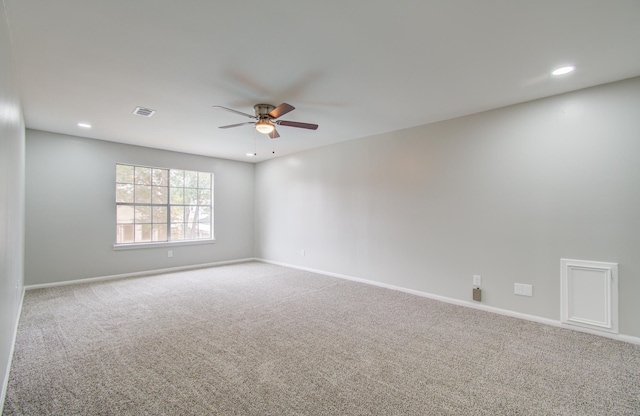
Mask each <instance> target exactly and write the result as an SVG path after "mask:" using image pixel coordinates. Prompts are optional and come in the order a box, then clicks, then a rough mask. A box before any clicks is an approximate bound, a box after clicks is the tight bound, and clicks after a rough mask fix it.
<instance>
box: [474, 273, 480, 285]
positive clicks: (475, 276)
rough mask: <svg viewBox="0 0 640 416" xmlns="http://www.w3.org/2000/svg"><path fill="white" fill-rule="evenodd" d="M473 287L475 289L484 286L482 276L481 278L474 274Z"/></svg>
mask: <svg viewBox="0 0 640 416" xmlns="http://www.w3.org/2000/svg"><path fill="white" fill-rule="evenodd" d="M473 285H474V286H475V287H480V286H481V285H482V276H480V275H479V274H474V275H473Z"/></svg>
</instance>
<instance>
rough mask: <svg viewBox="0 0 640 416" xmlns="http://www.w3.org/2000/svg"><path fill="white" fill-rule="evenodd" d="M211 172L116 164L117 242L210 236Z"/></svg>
mask: <svg viewBox="0 0 640 416" xmlns="http://www.w3.org/2000/svg"><path fill="white" fill-rule="evenodd" d="M212 179H213V174H211V173H209V172H195V171H191V170H178V169H161V168H152V167H147V166H133V165H123V164H116V244H117V245H118V244H139V243H155V242H175V241H193V240H212V239H213V228H212V227H213V221H212V219H213V180H212Z"/></svg>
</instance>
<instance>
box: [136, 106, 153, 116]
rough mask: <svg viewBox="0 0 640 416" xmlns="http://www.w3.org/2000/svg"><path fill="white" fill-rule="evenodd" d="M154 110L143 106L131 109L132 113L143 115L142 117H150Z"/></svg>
mask: <svg viewBox="0 0 640 416" xmlns="http://www.w3.org/2000/svg"><path fill="white" fill-rule="evenodd" d="M155 112H156V110H152V109H150V108H144V107H136V109H135V110H133V114H137V115H139V116H144V117H151V116H152V115H154V114H155Z"/></svg>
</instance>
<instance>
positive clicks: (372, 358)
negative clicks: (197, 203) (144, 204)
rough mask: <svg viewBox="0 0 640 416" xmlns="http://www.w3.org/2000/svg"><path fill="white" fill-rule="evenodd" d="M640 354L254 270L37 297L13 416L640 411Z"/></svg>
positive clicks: (18, 364) (309, 277) (18, 366)
mask: <svg viewBox="0 0 640 416" xmlns="http://www.w3.org/2000/svg"><path fill="white" fill-rule="evenodd" d="M639 414H640V346H634V345H631V344H627V343H623V342H618V341H613V340H610V339H607V338H603V337H598V336H593V335H589V334H584V333H580V332H576V331H570V330H565V329H560V328H555V327H550V326H546V325H541V324H537V323H533V322H528V321H523V320H518V319H514V318H509V317H505V316H501V315H495V314H491V313H487V312H482V311H478V310H474V309H469V308H464V307H459V306H454V305H450V304H446V303H442V302H438V301H434V300H430V299H425V298H422V297H418V296H413V295H409V294H405V293H401V292H397V291H392V290H387V289H382V288H378V287H374V286H370V285H365V284H359V283H354V282H350V281H345V280H340V279H335V278H330V277H326V276H320V275H316V274H312V273H307V272H303V271H299V270H293V269H288V268H284V267H279V266H274V265H269V264H262V263H244V264H238V265H231V266H221V267H214V268H209V269H202V270H195V271H189V272H181V273H173V274H163V275H157V276H149V277H141V278H131V279H122V280H114V281H109V282H98V283H91V284H79V285H73V286H64V287H56V288H49V289H37V290H30V291H27V293H26V296H25V299H24V306H23V311H22V317H21V320H20V326H19V329H18V337H17V341H16V347H15V355H14V358H13V364H12V369H11V375H10V378H9V387H8V391H7V398H6V402H5V406H4V415H634V416H637V415H639Z"/></svg>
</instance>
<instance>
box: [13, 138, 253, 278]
mask: <svg viewBox="0 0 640 416" xmlns="http://www.w3.org/2000/svg"><path fill="white" fill-rule="evenodd" d="M26 136H27V138H26V141H27V145H26V159H27V170H26V250H25V283H26V284H43V283H52V282H60V281H67V280H75V279H81V278H90V277H102V276H111V275H118V274H126V273H133V272H140V271H148V270H158V269H165V268H172V267H179V266H188V265H197V264H206V263H212V262H219V261H226V260H236V259H242V258H249V257H253V246H252V245H253V207H254V202H253V198H254V165H253V164H250V163H244V162H235V161H229V160H223V159H214V158H210V157H203V156H195V155H189V154H183V153H175V152H169V151H164V150H157V149H150V148H144V147H136V146H129V145H124V144H118V143H111V142H105V141H98V140H92V139H86V138H81V137H75V136H66V135H61V134H55V133H50V132H43V131H37V130H30V129H27V133H26ZM116 163H130V164H139V165H146V166H157V167H164V168H175V169H190V170H200V171H207V172H213V173H214V198H215V200H214V204H215V207H214V233H215V238H216V242H215V243H214V244H199V245H183V246H174V247H170V248H167V247H163V248H140V249H135V250H121V251H114V250H113V244H114V242H115V202H114V195H115V190H114V189H115V188H114V186H115V185H114V182H115V164H116ZM169 249H170V250H172V251H173V257H172V258H169V257H167V251H168V250H169Z"/></svg>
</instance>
